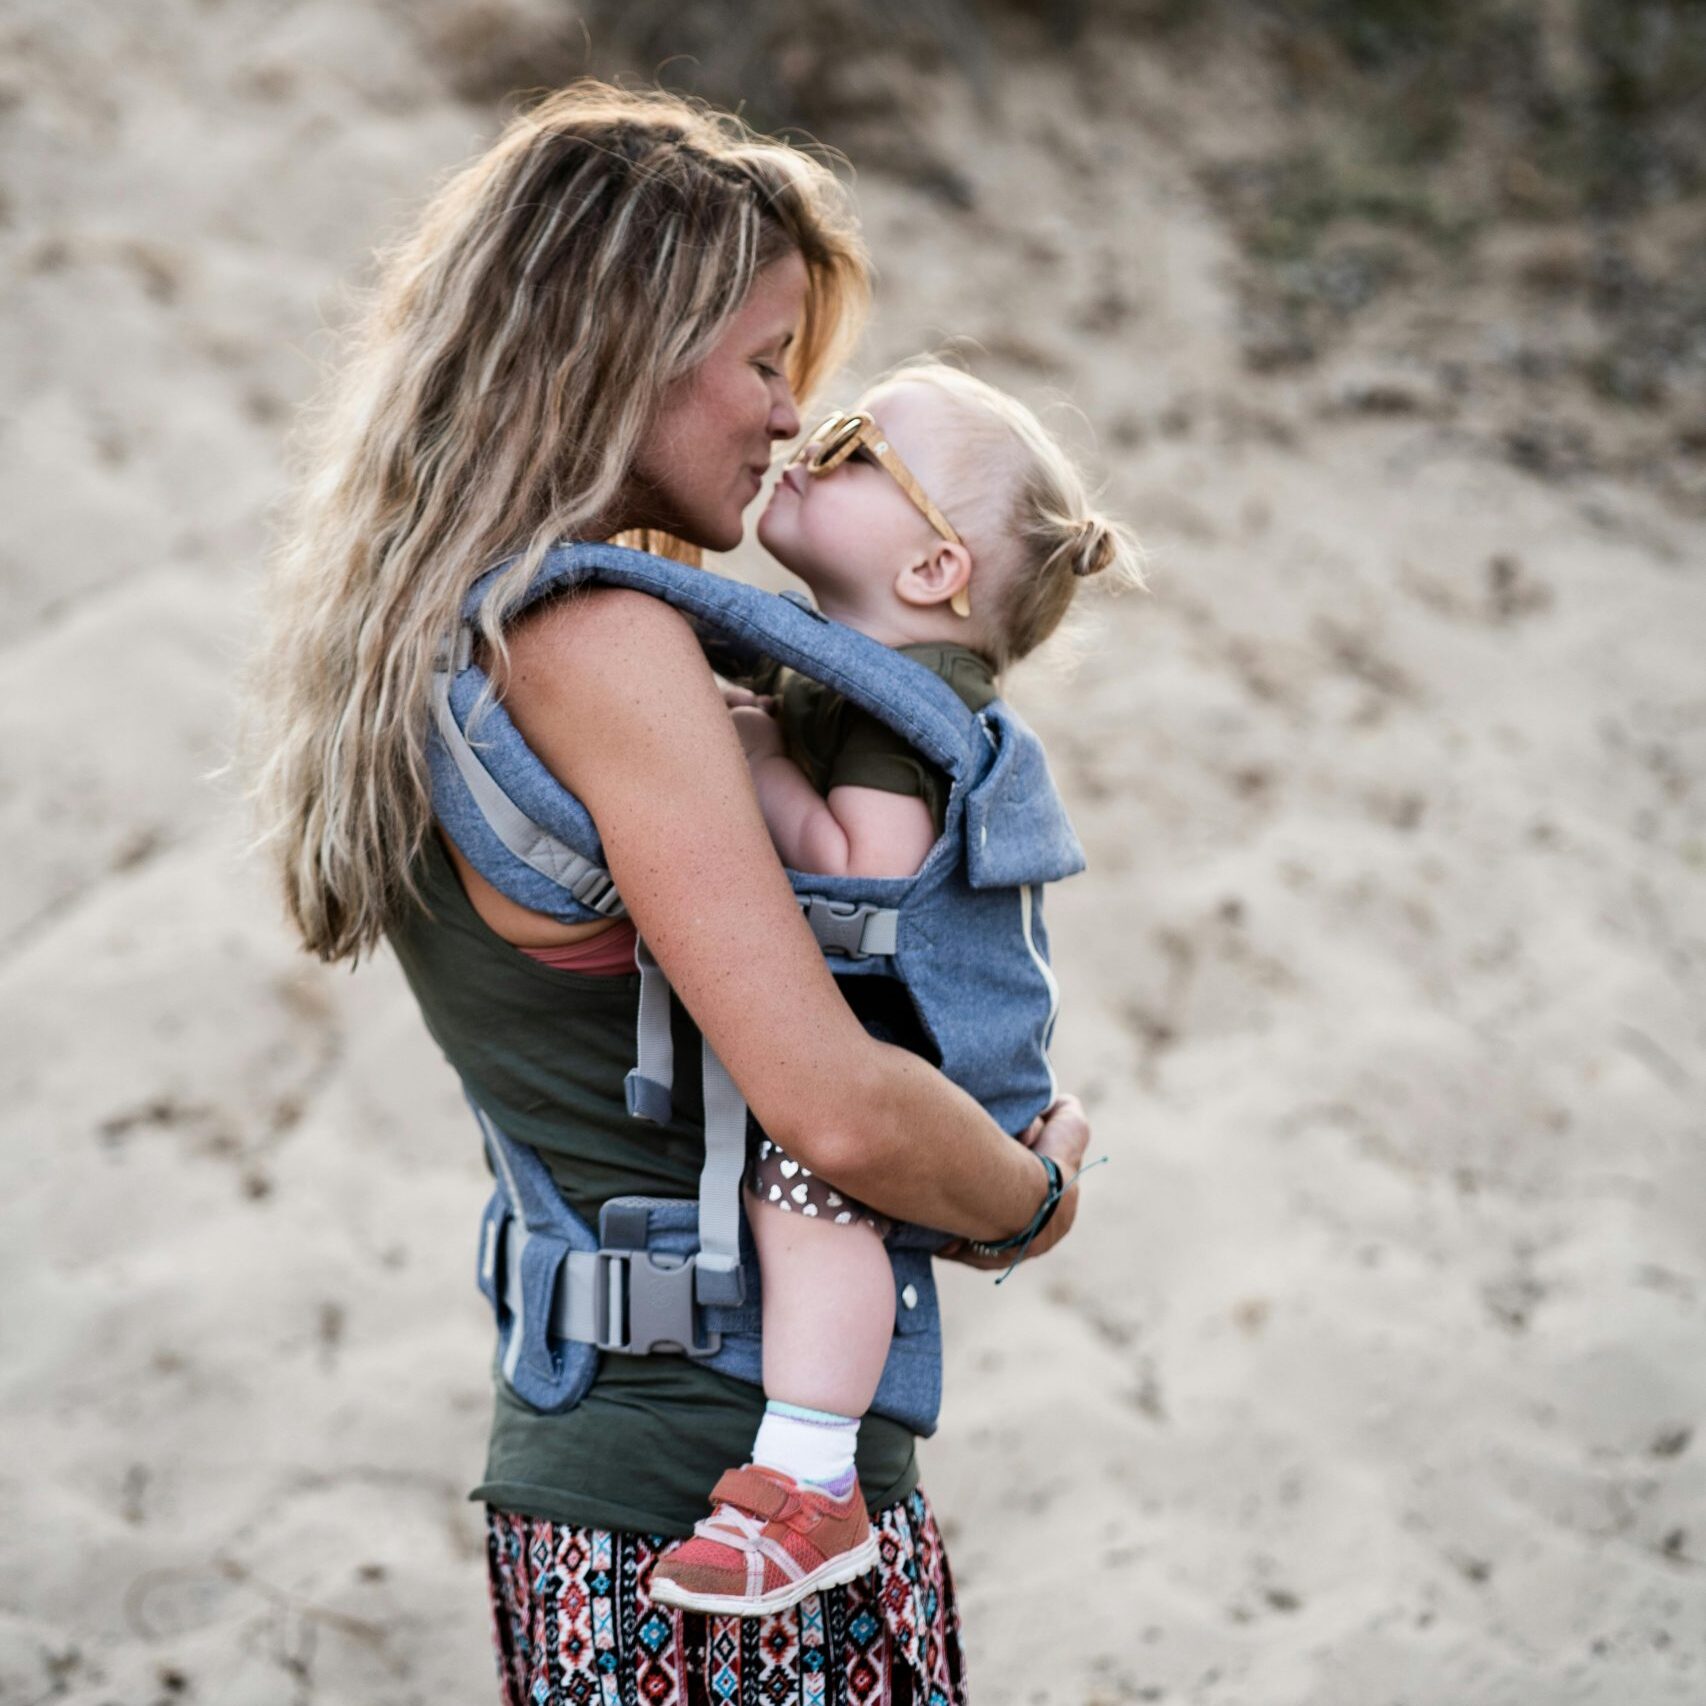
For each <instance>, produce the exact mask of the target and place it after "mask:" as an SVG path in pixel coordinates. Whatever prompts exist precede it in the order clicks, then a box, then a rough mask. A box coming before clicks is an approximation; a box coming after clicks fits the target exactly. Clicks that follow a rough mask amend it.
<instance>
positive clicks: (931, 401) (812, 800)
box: [652, 361, 1141, 1615]
mask: <svg viewBox="0 0 1706 1706" xmlns="http://www.w3.org/2000/svg"><path fill="white" fill-rule="evenodd" d="M758 537H759V539H760V541H761V542H762V543H763V545H764V546H765V548H766V549H767V550H768V551H770V553H771V554H772V555H773V556H774V557H775V558H776V559H777V560H778V561H779V562H781V563H782V564H783V565H784V566H785V567H786V568H788V569H789V570H790V571H791V572H792V573H793V574H795V575H797V576H798V577H799V578H800V580H802V581H803V582H804V583H805V584H806V585H807V586H808V587H809V588H810V589H811V591H812V593H813V595H814V596H815V599H816V603H817V606H818V608H819V610H821V611H822V613H823V614H824V615H825V616H828V617H831V618H833V619H834V620H836V621H838V622H843V623H846V624H847V625H848V626H849V627H851V628H855V629H858V630H859V631H860V632H861V633H864V634H868V635H870V636H871V637H872V638H873V639H877V640H880V641H882V642H883V643H885V644H887V645H890V646H894V647H896V648H898V649H899V650H900V651H902V652H903V653H905V654H906V655H907V656H908V657H911V658H914V659H916V660H917V661H918V662H919V663H921V664H923V665H924V666H925V667H926V668H928V669H932V670H934V671H935V672H936V673H937V674H939V675H941V676H942V677H943V678H944V679H945V680H946V681H947V682H948V683H949V685H950V686H952V687H953V689H954V690H955V692H957V693H958V694H959V696H960V698H961V699H962V700H963V701H964V702H965V703H966V704H967V705H968V706H969V707H971V708H972V709H973V710H980V709H982V707H983V706H984V705H986V704H987V703H988V702H989V701H990V700H991V699H994V698H995V697H997V695H998V693H999V691H1000V689H999V686H998V684H997V683H998V677H999V673H1000V671H1001V669H1002V668H1004V667H1005V666H1006V665H1007V664H1008V663H1010V662H1012V661H1014V660H1016V659H1018V658H1021V657H1023V656H1025V654H1026V653H1027V652H1029V651H1031V650H1032V649H1033V648H1034V647H1035V646H1037V645H1039V644H1040V643H1041V642H1042V641H1043V640H1044V639H1046V638H1047V637H1048V635H1049V634H1050V633H1052V632H1053V630H1054V629H1055V627H1056V626H1057V625H1058V624H1059V622H1060V620H1061V618H1062V617H1063V616H1064V615H1065V613H1066V610H1067V607H1068V605H1069V604H1070V603H1071V601H1072V596H1073V593H1074V592H1075V591H1076V589H1077V587H1078V583H1079V581H1080V580H1081V579H1082V578H1083V577H1084V576H1086V575H1091V574H1098V573H1103V572H1108V571H1112V572H1113V573H1114V574H1115V576H1116V578H1117V579H1119V580H1122V581H1125V582H1129V583H1140V581H1141V577H1140V575H1139V572H1138V567H1137V561H1136V554H1135V550H1134V547H1133V546H1132V544H1131V542H1130V540H1129V539H1128V538H1127V536H1126V535H1125V534H1124V532H1123V531H1122V530H1121V529H1120V528H1119V527H1117V526H1116V525H1114V524H1112V523H1110V522H1108V521H1106V520H1104V519H1103V518H1102V517H1100V516H1098V515H1096V514H1093V513H1092V512H1091V510H1090V508H1089V503H1088V498H1087V495H1086V493H1085V489H1084V483H1083V480H1082V478H1081V476H1080V474H1079V472H1078V470H1077V469H1076V467H1075V466H1074V465H1073V463H1072V461H1071V460H1070V458H1069V457H1068V456H1067V455H1066V453H1065V452H1064V451H1063V450H1062V449H1061V447H1060V446H1059V445H1058V444H1057V443H1056V442H1055V441H1054V440H1053V439H1052V438H1051V437H1050V436H1049V435H1048V433H1047V432H1046V431H1045V430H1044V428H1043V427H1042V425H1041V423H1040V422H1039V421H1038V420H1037V419H1036V417H1035V416H1034V415H1033V414H1032V413H1031V412H1030V410H1028V409H1026V408H1025V407H1024V406H1023V405H1022V404H1020V403H1018V402H1016V401H1015V400H1014V399H1012V398H1011V397H1008V396H1006V395H1005V394H1004V393H1002V392H1000V391H997V390H996V389H994V388H993V387H992V386H989V385H986V384H984V383H983V382H982V381H981V380H977V379H974V378H972V377H971V376H970V375H969V374H966V373H963V372H961V371H960V370H958V369H957V368H952V367H948V366H945V365H943V364H941V363H938V362H933V361H919V362H913V363H910V364H908V365H907V366H905V367H903V368H900V369H899V370H897V371H896V372H895V373H893V374H892V375H890V376H889V378H887V379H886V380H884V381H883V382H882V383H880V384H879V385H878V386H877V387H876V388H875V389H874V390H873V391H872V392H870V393H869V395H868V396H867V397H866V398H865V399H864V402H863V406H862V407H861V408H860V409H859V410H858V411H856V412H853V413H848V414H838V415H832V416H831V417H830V418H829V419H828V420H827V421H825V422H824V423H823V425H822V426H820V427H819V428H818V429H817V431H816V432H815V433H813V434H812V435H811V436H810V437H809V438H807V439H806V440H805V441H804V443H803V444H802V445H801V447H800V449H799V451H798V452H796V454H795V456H794V459H793V461H792V462H791V463H790V464H789V465H788V467H787V469H786V470H785V471H784V473H783V474H782V477H781V480H780V481H779V483H778V484H777V486H776V488H775V491H774V493H773V494H772V496H771V499H770V502H769V505H768V507H767V508H766V509H765V511H764V514H763V517H762V519H761V520H760V522H759V525H758ZM755 689H761V690H762V689H768V690H770V691H755ZM725 697H726V698H727V700H728V702H729V705H730V714H731V716H732V717H733V719H734V723H735V727H736V730H737V732H738V734H739V736H740V740H741V744H742V746H743V748H744V749H745V751H746V755H747V760H748V763H749V765H750V767H751V772H752V779H753V785H754V787H755V789H756V791H757V794H758V801H759V804H760V806H761V808H762V810H763V813H764V818H765V821H766V823H767V824H768V826H769V829H770V833H771V836H772V838H773V839H774V841H775V843H776V847H777V850H778V852H779V853H780V854H781V856H782V859H783V861H784V862H785V863H786V864H788V865H789V866H791V867H793V868H794V869H795V870H800V871H813V872H821V873H824V874H826V875H837V876H839V875H865V876H882V877H905V876H910V875H912V874H913V873H914V872H915V871H917V869H918V868H919V866H920V865H921V864H923V862H924V859H925V856H926V855H927V854H928V853H929V851H930V848H931V846H932V845H933V844H934V842H935V840H936V838H937V837H938V836H939V835H940V834H941V832H942V827H943V817H944V808H945V804H946V799H947V794H948V786H949V784H948V778H947V777H946V776H945V775H944V774H943V773H942V772H941V771H940V770H938V769H937V768H936V767H935V766H934V765H932V764H930V763H929V762H927V761H926V760H925V759H923V758H922V757H921V756H920V755H919V754H918V753H917V752H915V751H914V750H913V749H912V748H911V747H909V746H908V745H907V744H906V742H905V741H904V740H903V739H902V738H901V737H900V736H899V735H897V734H896V733H895V732H894V731H893V730H891V729H890V728H889V727H888V726H887V725H886V724H884V723H882V722H880V721H879V720H878V719H877V718H875V717H873V716H871V715H869V714H868V713H867V712H865V711H863V710H861V709H860V708H859V707H857V706H854V705H851V704H849V703H848V702H847V701H846V700H845V699H844V698H843V697H842V696H841V695H840V694H837V693H835V692H833V691H832V690H831V689H829V688H827V687H825V686H823V685H822V684H821V683H818V682H815V681H812V680H810V679H808V678H807V677H804V676H801V675H799V674H797V673H795V672H794V671H791V670H785V669H773V670H771V671H770V672H768V674H767V675H765V676H763V677H755V678H751V679H750V681H749V684H748V685H746V686H736V687H730V688H728V689H727V690H726V694H725ZM883 981H884V980H881V979H874V978H869V977H861V978H856V979H850V980H848V982H847V983H846V984H844V985H843V987H844V989H846V990H848V991H849V993H850V995H851V994H854V993H855V992H857V994H859V995H860V996H864V997H867V999H866V1000H865V1001H864V1002H863V1003H862V1004H861V1003H856V1005H859V1006H860V1010H861V1014H862V1016H866V1013H867V1009H868V1007H869V1005H870V1003H869V1000H868V996H869V994H870V991H869V990H867V989H866V988H865V986H873V987H874V986H875V985H877V984H879V983H881V982H883ZM896 1040H899V1039H896ZM746 1207H747V1218H748V1221H749V1223H750V1224H751V1227H752V1234H753V1239H754V1242H755V1244H756V1245H757V1249H758V1256H759V1262H760V1266H761V1270H762V1273H763V1279H764V1287H763V1290H764V1390H765V1397H766V1406H765V1414H764V1419H763V1421H762V1423H761V1425H760V1427H759V1431H758V1436H757V1439H756V1440H755V1441H754V1444H753V1448H752V1462H751V1464H750V1465H748V1466H747V1467H746V1468H745V1469H741V1470H735V1471H732V1472H731V1473H730V1474H729V1475H726V1476H725V1477H724V1478H723V1480H722V1481H721V1482H719V1484H718V1489H717V1492H716V1493H715V1494H713V1503H714V1504H715V1509H714V1511H713V1514H712V1515H711V1516H710V1517H709V1518H707V1519H706V1520H705V1521H703V1522H701V1523H700V1524H699V1525H698V1527H697V1528H696V1530H695V1533H694V1536H693V1538H692V1539H690V1540H686V1541H680V1542H677V1543H676V1544H675V1545H674V1546H672V1547H670V1548H669V1550H668V1551H667V1552H665V1553H664V1555H663V1556H662V1558H661V1559H660V1560H659V1562H658V1564H657V1566H656V1568H655V1570H654V1573H653V1576H652V1594H653V1597H654V1598H656V1599H658V1600H659V1601H661V1602H663V1603H665V1604H670V1605H676V1606H681V1607H684V1608H687V1609H690V1610H697V1611H707V1612H725V1613H728V1612H732V1613H737V1614H741V1615H757V1614H760V1613H763V1612H770V1611H776V1610H780V1609H782V1608H783V1607H785V1606H788V1605H792V1604H794V1603H795V1602H796V1601H798V1600H800V1599H803V1598H804V1597H805V1596H806V1595H807V1594H809V1593H812V1592H815V1591H817V1590H818V1589H819V1588H823V1587H828V1586H831V1585H833V1584H835V1583H840V1582H846V1581H851V1580H852V1579H853V1578H854V1577H855V1576H858V1575H861V1574H863V1573H864V1572H865V1571H866V1570H868V1569H870V1568H871V1567H872V1566H873V1565H874V1564H875V1563H876V1561H877V1554H876V1540H875V1536H874V1534H873V1532H872V1530H871V1527H870V1523H869V1520H868V1518H867V1514H866V1509H865V1501H864V1497H863V1494H862V1493H861V1490H860V1487H859V1482H858V1476H857V1474H856V1472H855V1468H854V1452H855V1447H856V1444H857V1439H858V1431H859V1420H860V1417H861V1416H862V1415H863V1414H864V1412H865V1410H866V1409H867V1408H868V1407H869V1405H870V1402H871V1399H872V1396H873V1394H874V1393H875V1391H876V1388H877V1382H878V1379H879V1377H880V1375H881V1373H882V1369H883V1364H884V1362H885V1360H886V1358H887V1355H888V1346H889V1335H890V1332H891V1330H892V1327H893V1322H894V1311H895V1296H894V1279H893V1272H892V1270H891V1268H890V1266H889V1261H888V1256H887V1254H886V1252H885V1251H884V1248H883V1243H882V1240H883V1237H884V1234H885V1233H886V1232H887V1230H888V1226H889V1223H888V1222H887V1221H886V1220H885V1219H884V1218H883V1217H882V1216H880V1215H878V1214H876V1213H875V1212H874V1211H872V1210H871V1209H869V1208H866V1207H865V1206H864V1205H862V1204H861V1203H858V1202H856V1201H854V1200H853V1199H852V1198H850V1197H848V1196H846V1195H845V1194H844V1193H842V1192H840V1191H838V1190H836V1189H835V1187H834V1186H833V1184H831V1182H830V1181H829V1180H827V1179H824V1178H821V1177H817V1176H814V1175H813V1173H812V1172H811V1170H810V1169H809V1168H807V1167H805V1166H803V1165H801V1164H800V1163H798V1162H796V1161H794V1160H793V1159H792V1158H791V1157H789V1156H787V1155H785V1154H784V1153H783V1152H782V1150H781V1149H780V1147H779V1146H778V1145H776V1144H775V1143H773V1142H771V1141H770V1140H769V1139H768V1138H764V1137H760V1139H759V1141H758V1143H757V1147H756V1151H755V1155H754V1158H753V1160H752V1162H751V1164H750V1166H749V1171H748V1176H747V1180H746Z"/></svg>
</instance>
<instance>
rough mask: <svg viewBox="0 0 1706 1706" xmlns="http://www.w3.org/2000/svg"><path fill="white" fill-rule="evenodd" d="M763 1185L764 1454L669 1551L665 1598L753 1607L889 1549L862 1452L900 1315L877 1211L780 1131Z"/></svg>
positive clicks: (757, 1227) (717, 1493)
mask: <svg viewBox="0 0 1706 1706" xmlns="http://www.w3.org/2000/svg"><path fill="white" fill-rule="evenodd" d="M751 1187H752V1188H749V1189H748V1190H747V1193H746V1206H747V1209H748V1211H749V1212H748V1215H747V1218H748V1220H749V1221H750V1223H751V1225H752V1236H753V1240H754V1242H755V1243H756V1244H757V1246H758V1258H759V1262H760V1265H761V1267H762V1269H763V1273H764V1392H765V1397H766V1400H767V1402H766V1404H765V1407H764V1420H763V1421H762V1422H760V1423H759V1426H758V1437H757V1438H756V1439H755V1440H754V1441H753V1442H752V1463H751V1464H750V1465H749V1466H747V1467H745V1468H742V1469H732V1470H730V1471H729V1472H728V1473H727V1474H726V1475H724V1476H723V1477H722V1478H721V1479H720V1480H719V1481H718V1482H717V1485H716V1487H715V1488H714V1489H713V1491H712V1494H711V1503H712V1507H713V1508H712V1512H711V1515H710V1516H708V1517H706V1518H705V1519H704V1520H703V1521H702V1522H700V1523H698V1524H697V1525H696V1526H695V1528H694V1530H693V1538H692V1539H690V1540H684V1541H677V1542H676V1543H675V1544H674V1545H672V1546H671V1547H669V1548H668V1549H667V1550H666V1551H665V1552H664V1553H663V1555H662V1556H661V1557H660V1558H659V1559H658V1561H657V1563H656V1564H655V1565H654V1566H653V1568H652V1575H651V1582H650V1591H651V1594H652V1597H653V1598H654V1599H655V1600H657V1601H658V1603H659V1604H662V1605H674V1606H680V1607H682V1608H683V1609H684V1610H688V1611H703V1612H735V1613H737V1614H740V1615H743V1616H756V1615H758V1614H760V1613H762V1612H766V1611H777V1610H781V1609H782V1608H783V1607H785V1606H789V1605H794V1604H797V1603H798V1602H799V1601H800V1600H801V1599H803V1598H804V1597H805V1596H806V1595H807V1594H809V1593H815V1592H816V1591H817V1590H818V1589H819V1588H823V1587H832V1586H834V1585H836V1584H837V1583H840V1582H849V1581H852V1580H853V1579H854V1577H856V1576H860V1575H863V1574H864V1573H865V1572H866V1571H867V1570H869V1569H871V1568H872V1566H873V1565H875V1563H876V1562H877V1541H876V1536H875V1535H874V1534H873V1533H872V1531H871V1525H870V1521H869V1519H868V1518H867V1516H866V1514H865V1498H864V1494H863V1493H862V1492H861V1491H860V1488H859V1477H858V1474H857V1472H856V1471H855V1468H854V1463H853V1454H854V1447H855V1446H856V1444H857V1443H858V1437H859V1418H860V1417H861V1416H862V1415H864V1413H865V1411H866V1409H867V1408H868V1407H869V1405H870V1402H871V1399H872V1397H873V1395H874V1394H875V1393H876V1390H877V1382H878V1380H879V1379H880V1378H881V1376H882V1372H883V1363H884V1361H885V1360H886V1359H887V1356H888V1346H889V1334H890V1332H891V1330H892V1328H893V1326H894V1270H893V1269H892V1268H890V1266H889V1259H888V1255H887V1253H886V1252H885V1251H884V1249H883V1239H882V1232H881V1231H880V1230H878V1228H877V1227H876V1226H875V1225H873V1224H872V1220H871V1219H867V1214H868V1211H867V1210H865V1209H863V1208H862V1207H861V1206H860V1205H859V1204H857V1203H854V1202H851V1201H850V1200H847V1199H844V1198H843V1197H842V1196H841V1195H840V1194H839V1193H838V1192H835V1191H833V1190H832V1189H831V1188H830V1186H829V1184H828V1182H827V1181H826V1180H823V1179H819V1178H815V1177H814V1176H813V1175H812V1174H811V1173H810V1172H808V1171H807V1170H806V1169H805V1168H804V1167H801V1166H800V1165H799V1164H798V1163H796V1162H795V1161H793V1160H791V1159H790V1158H789V1157H788V1156H786V1155H783V1154H782V1152H781V1151H780V1150H778V1149H777V1148H776V1146H775V1145H774V1144H773V1143H771V1142H769V1140H768V1139H766V1140H764V1141H763V1142H762V1143H761V1144H760V1147H759V1159H758V1163H757V1165H756V1167H755V1168H754V1169H753V1172H752V1179H751ZM784 1197H786V1199H787V1201H788V1204H789V1206H788V1207H787V1208H786V1209H784V1208H783V1207H782V1206H781V1205H782V1202H783V1199H784ZM808 1209H809V1210H810V1211H811V1212H809V1213H808V1212H807V1210H808ZM872 1218H873V1219H874V1217H872Z"/></svg>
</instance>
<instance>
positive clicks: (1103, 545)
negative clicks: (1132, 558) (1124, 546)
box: [1072, 515, 1119, 576]
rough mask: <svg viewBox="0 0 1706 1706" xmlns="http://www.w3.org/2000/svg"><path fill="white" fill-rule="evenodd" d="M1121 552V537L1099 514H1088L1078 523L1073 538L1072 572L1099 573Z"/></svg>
mask: <svg viewBox="0 0 1706 1706" xmlns="http://www.w3.org/2000/svg"><path fill="white" fill-rule="evenodd" d="M1118 553H1119V539H1118V537H1117V536H1116V534H1115V533H1114V530H1113V528H1111V527H1110V526H1109V525H1108V524H1107V522H1105V521H1104V520H1103V519H1102V518H1101V517H1100V516H1099V515H1087V516H1085V517H1084V518H1083V519H1082V520H1081V521H1080V522H1079V523H1078V531H1077V536H1076V537H1075V538H1074V540H1073V552H1072V572H1073V573H1074V574H1075V575H1079V576H1084V575H1099V574H1100V573H1101V572H1102V570H1103V569H1105V568H1107V566H1108V565H1109V564H1110V563H1111V562H1113V560H1114V558H1115V557H1116V556H1117V555H1118Z"/></svg>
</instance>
